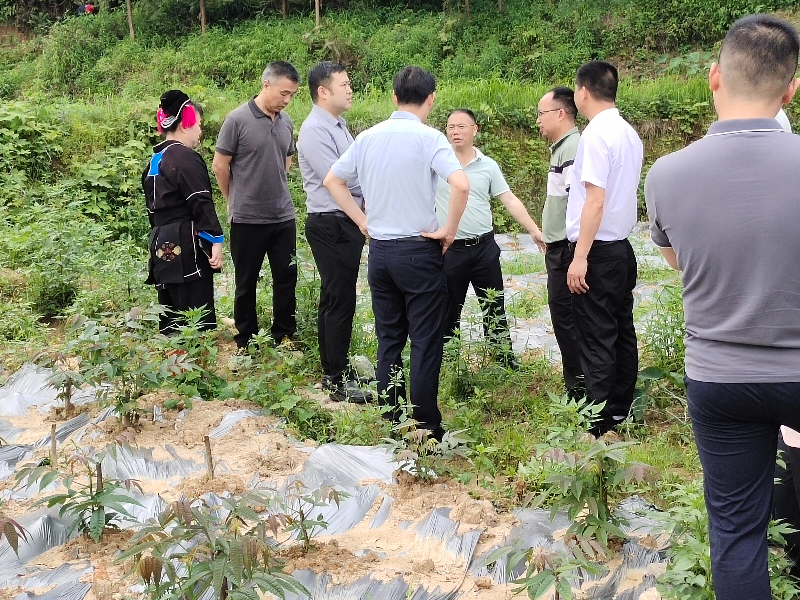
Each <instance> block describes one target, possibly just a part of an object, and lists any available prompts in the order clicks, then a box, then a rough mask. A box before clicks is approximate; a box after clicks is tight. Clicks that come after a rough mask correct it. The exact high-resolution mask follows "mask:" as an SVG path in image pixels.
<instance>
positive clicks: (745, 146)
mask: <svg viewBox="0 0 800 600" xmlns="http://www.w3.org/2000/svg"><path fill="white" fill-rule="evenodd" d="M798 165H800V136H796V135H792V134H788V133H785V132H784V131H783V130H782V129H781V127H780V125H779V124H778V122H777V121H776V120H774V119H739V120H728V121H718V122H716V123H714V124H713V125H711V127H710V129H709V131H708V134H707V135H706V136H705V137H704V138H702V139H700V140H698V141H696V142H694V143H693V144H691V145H689V146H687V147H686V148H684V149H683V150H680V151H678V152H675V153H673V154H669V155H667V156H665V157H663V158H660V159H658V160H657V161H656V163H655V164H654V165H653V166H652V168H651V169H650V172H649V173H648V174H647V179H646V181H645V198H646V200H647V210H648V213H649V216H650V233H651V236H652V238H653V241H654V242H655V243H656V245H658V246H661V247H672V249H673V250H674V251H675V254H676V255H677V259H678V265H679V266H680V267H681V269H682V273H681V278H682V280H683V307H684V315H685V318H686V374H687V375H688V376H689V377H691V378H692V379H695V380H697V381H706V382H712V383H761V382H763V383H778V382H797V381H800V269H798V266H797V257H798V256H800V235H798V233H797V224H798V223H800V169H798Z"/></svg>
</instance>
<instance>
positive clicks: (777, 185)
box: [645, 15, 800, 600]
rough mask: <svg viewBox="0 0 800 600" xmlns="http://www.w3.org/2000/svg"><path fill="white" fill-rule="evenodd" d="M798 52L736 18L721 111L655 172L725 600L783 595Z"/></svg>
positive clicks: (651, 191) (795, 337) (654, 198)
mask: <svg viewBox="0 0 800 600" xmlns="http://www.w3.org/2000/svg"><path fill="white" fill-rule="evenodd" d="M798 53H800V37H798V34H797V31H795V29H794V28H793V27H792V26H791V25H790V24H789V23H787V22H785V21H783V20H781V19H778V18H777V17H773V16H770V15H751V16H749V17H745V18H743V19H740V20H739V21H737V22H736V23H734V24H733V26H732V27H731V29H730V31H729V32H728V34H727V35H726V37H725V40H724V41H723V44H722V49H721V51H720V56H719V63H715V64H714V65H712V67H711V70H710V73H709V85H710V88H711V91H712V92H713V95H714V105H715V107H716V110H717V114H718V115H719V121H717V122H716V123H714V124H712V125H711V127H710V129H709V131H708V134H707V135H706V136H705V137H704V138H702V139H701V140H699V141H697V142H695V143H693V144H691V145H690V146H689V147H687V148H684V149H683V150H680V151H678V152H676V153H674V154H670V155H669V156H665V157H663V158H660V159H659V160H658V161H656V163H655V164H654V165H653V167H652V168H651V169H650V172H649V173H648V175H647V180H646V182H645V197H646V200H647V209H648V212H649V216H650V232H651V235H652V238H653V241H654V242H655V243H656V245H658V246H659V247H660V248H661V251H662V253H663V254H664V256H665V258H666V259H667V262H668V263H669V264H670V265H671V266H672V267H673V268H676V269H680V270H682V274H681V278H682V280H683V286H684V290H683V300H684V314H685V317H686V391H687V397H688V404H689V415H690V417H691V419H692V427H693V429H694V434H695V441H696V442H697V449H698V452H699V455H700V462H701V464H702V465H703V481H704V488H705V500H706V507H707V508H708V517H709V533H710V541H711V567H712V573H713V582H714V590H715V592H716V598H717V600H769V599H770V598H771V597H772V595H771V592H770V581H769V572H768V568H767V537H766V533H767V525H768V524H769V520H770V516H771V509H772V486H773V474H774V467H775V454H776V445H777V439H778V429H779V427H780V426H781V425H787V426H789V427H792V428H794V429H800V274H799V273H800V271H798V268H797V261H796V257H798V256H800V235H798V232H797V224H798V223H800V192H799V191H798V190H800V169H798V165H800V137H798V136H795V135H791V134H787V133H785V132H784V131H783V130H782V129H781V127H780V125H779V124H778V122H777V121H776V120H775V114H776V113H777V112H778V109H779V108H780V106H781V103H784V104H785V103H788V102H789V101H790V100H791V99H792V96H793V95H794V93H795V91H796V90H797V87H798V84H800V81H799V80H797V79H794V74H795V71H796V69H797V61H798Z"/></svg>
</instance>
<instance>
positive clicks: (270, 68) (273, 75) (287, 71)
mask: <svg viewBox="0 0 800 600" xmlns="http://www.w3.org/2000/svg"><path fill="white" fill-rule="evenodd" d="M282 77H286V79H288V80H289V81H291V82H293V83H300V73H298V72H297V69H295V68H294V65H292V63H288V62H286V61H285V60H273V61H272V62H271V63H269V64H268V65H267V68H266V69H264V72H263V73H262V74H261V83H264V82H265V81H267V80H269V81H277V80H278V79H280V78H282Z"/></svg>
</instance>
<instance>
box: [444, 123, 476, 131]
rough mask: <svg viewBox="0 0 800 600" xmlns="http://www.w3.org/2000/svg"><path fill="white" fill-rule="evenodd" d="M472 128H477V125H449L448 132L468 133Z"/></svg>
mask: <svg viewBox="0 0 800 600" xmlns="http://www.w3.org/2000/svg"><path fill="white" fill-rule="evenodd" d="M470 127H475V125H464V124H463V123H459V124H458V125H448V126H447V131H466V130H467V129H469V128H470Z"/></svg>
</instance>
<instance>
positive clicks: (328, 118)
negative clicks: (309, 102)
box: [311, 104, 347, 127]
mask: <svg viewBox="0 0 800 600" xmlns="http://www.w3.org/2000/svg"><path fill="white" fill-rule="evenodd" d="M311 112H312V113H314V114H315V115H317V116H318V117H319V118H320V119H322V120H323V121H325V122H326V123H329V124H330V125H332V126H334V127H336V126H337V125H341V126H342V127H344V126H345V125H346V124H347V121H345V120H344V119H343V118H342V117H334V116H333V115H332V114H331V113H329V112H328V111H327V110H325V109H324V108H322V107H320V106H317V105H316V104H315V105H314V106H312V107H311Z"/></svg>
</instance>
